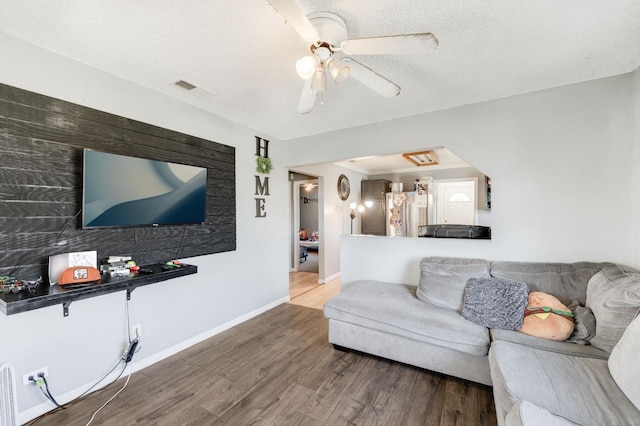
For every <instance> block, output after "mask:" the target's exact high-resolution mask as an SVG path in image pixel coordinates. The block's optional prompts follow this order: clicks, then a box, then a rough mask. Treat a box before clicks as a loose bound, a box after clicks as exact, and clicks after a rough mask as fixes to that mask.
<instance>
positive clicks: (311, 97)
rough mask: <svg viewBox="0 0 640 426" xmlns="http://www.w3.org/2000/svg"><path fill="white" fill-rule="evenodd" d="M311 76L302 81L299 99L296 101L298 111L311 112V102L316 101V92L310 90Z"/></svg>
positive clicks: (301, 112) (302, 112)
mask: <svg viewBox="0 0 640 426" xmlns="http://www.w3.org/2000/svg"><path fill="white" fill-rule="evenodd" d="M311 80H312V79H311V78H309V79H307V80H305V81H304V87H303V88H302V93H300V101H298V112H299V113H300V114H306V113H308V112H311V110H312V109H313V104H314V103H315V102H316V92H315V90H311Z"/></svg>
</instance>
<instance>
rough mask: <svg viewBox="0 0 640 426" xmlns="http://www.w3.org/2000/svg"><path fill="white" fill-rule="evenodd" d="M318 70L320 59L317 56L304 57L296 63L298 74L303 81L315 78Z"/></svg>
mask: <svg viewBox="0 0 640 426" xmlns="http://www.w3.org/2000/svg"><path fill="white" fill-rule="evenodd" d="M316 68H318V59H317V58H316V57H315V55H309V56H304V57H302V58H300V59H298V60H297V61H296V72H297V73H298V75H299V76H300V77H301V78H302V79H303V80H308V79H310V78H311V77H313V74H314V73H315V71H316Z"/></svg>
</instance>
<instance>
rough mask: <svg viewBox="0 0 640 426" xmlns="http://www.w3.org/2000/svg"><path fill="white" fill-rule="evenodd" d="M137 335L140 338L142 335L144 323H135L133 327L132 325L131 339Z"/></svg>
mask: <svg viewBox="0 0 640 426" xmlns="http://www.w3.org/2000/svg"><path fill="white" fill-rule="evenodd" d="M136 337H137V338H138V339H139V338H141V337H142V323H137V324H134V325H133V327H131V340H133V339H135V338H136Z"/></svg>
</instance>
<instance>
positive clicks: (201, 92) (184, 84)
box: [173, 80, 213, 99]
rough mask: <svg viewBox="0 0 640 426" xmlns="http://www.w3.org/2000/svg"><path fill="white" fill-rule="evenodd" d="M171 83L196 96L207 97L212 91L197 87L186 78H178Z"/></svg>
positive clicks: (211, 94)
mask: <svg viewBox="0 0 640 426" xmlns="http://www.w3.org/2000/svg"><path fill="white" fill-rule="evenodd" d="M173 84H174V85H175V86H176V87H179V88H180V89H182V90H184V91H185V92H187V93H189V94H190V95H193V96H195V97H196V98H200V99H207V98H210V97H211V96H213V93H211V92H210V91H208V90H206V89H203V88H202V87H198V86H196V85H195V84H193V83H189V82H188V81H186V80H178V81H176V82H174V83H173Z"/></svg>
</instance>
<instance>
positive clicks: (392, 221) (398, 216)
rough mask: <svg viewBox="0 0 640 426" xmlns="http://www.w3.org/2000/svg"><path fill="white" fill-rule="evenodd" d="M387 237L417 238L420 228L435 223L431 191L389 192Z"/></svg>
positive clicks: (387, 195) (387, 199) (387, 201)
mask: <svg viewBox="0 0 640 426" xmlns="http://www.w3.org/2000/svg"><path fill="white" fill-rule="evenodd" d="M386 213H387V235H388V236H390V237H417V236H418V230H419V227H420V226H423V225H429V224H431V223H433V219H431V217H433V214H434V213H435V212H434V211H433V195H432V194H431V191H429V190H426V191H419V192H389V193H387V194H386Z"/></svg>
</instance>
